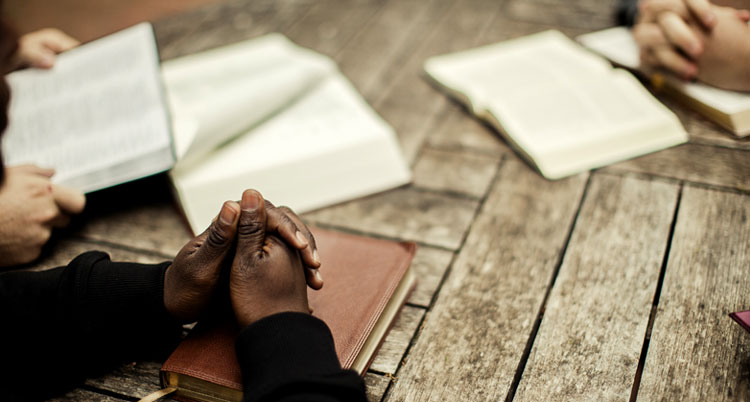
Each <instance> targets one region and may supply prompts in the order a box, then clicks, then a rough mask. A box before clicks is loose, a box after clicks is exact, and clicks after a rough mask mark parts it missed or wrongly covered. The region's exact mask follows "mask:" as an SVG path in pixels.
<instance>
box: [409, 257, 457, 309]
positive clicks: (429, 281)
mask: <svg viewBox="0 0 750 402" xmlns="http://www.w3.org/2000/svg"><path fill="white" fill-rule="evenodd" d="M452 258H453V253H452V252H450V251H445V250H440V249H437V248H431V247H426V246H420V247H419V248H418V249H417V254H416V255H415V256H414V260H413V261H412V263H411V265H412V269H413V270H414V274H415V275H416V276H417V287H416V288H414V291H413V292H412V294H411V296H409V299H408V300H407V301H408V302H409V303H411V304H414V305H417V306H422V307H429V305H430V303H431V302H432V297H433V296H434V295H435V292H437V290H438V287H439V286H440V282H441V281H442V280H443V276H444V275H445V271H446V270H447V269H448V266H449V264H450V263H451V259H452Z"/></svg>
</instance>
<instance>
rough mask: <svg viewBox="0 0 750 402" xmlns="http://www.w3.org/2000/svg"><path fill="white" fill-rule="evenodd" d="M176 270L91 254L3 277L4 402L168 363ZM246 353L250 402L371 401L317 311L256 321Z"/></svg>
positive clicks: (0, 351) (241, 345) (175, 331)
mask: <svg viewBox="0 0 750 402" xmlns="http://www.w3.org/2000/svg"><path fill="white" fill-rule="evenodd" d="M168 266H169V262H165V263H162V264H156V265H150V264H136V263H123V262H112V261H110V259H109V256H108V255H107V254H105V253H102V252H88V253H84V254H82V255H80V256H78V257H76V258H75V259H74V260H73V261H71V262H70V263H69V264H68V265H67V266H66V267H61V268H55V269H51V270H48V271H42V272H22V271H11V272H4V273H1V274H0V323H1V324H0V326H1V328H2V329H0V355H2V358H1V359H0V360H2V364H0V390H2V391H0V392H2V393H3V395H4V396H3V400H9V401H14V400H19V401H22V400H40V399H44V398H47V397H50V396H53V395H55V394H58V393H60V392H64V391H65V390H66V389H69V388H71V387H75V386H76V385H78V384H79V383H80V381H82V380H83V379H84V378H86V377H87V376H91V375H95V374H97V373H98V372H101V371H102V370H107V369H109V368H111V367H113V365H115V364H118V363H120V362H124V361H133V360H136V359H139V358H144V357H153V356H159V357H165V356H166V354H167V353H169V351H171V350H172V348H173V347H174V346H175V345H176V342H177V341H178V340H179V334H180V325H179V324H178V323H177V322H176V321H174V320H173V319H172V318H171V317H170V316H169V314H168V313H167V311H166V310H165V308H164V302H163V288H164V272H165V270H166V269H167V267H168ZM157 354H158V355H157ZM237 354H238V355H237V356H238V360H239V362H240V366H241V368H242V372H243V377H244V387H245V389H244V394H245V400H246V401H302V400H304V401H358V400H359V401H364V400H365V396H364V385H363V383H362V380H361V378H359V376H358V375H357V374H356V373H354V372H352V371H344V370H341V367H340V366H339V363H338V360H337V358H336V354H335V351H334V346H333V339H332V337H331V334H330V331H329V330H328V327H327V326H326V325H325V324H324V323H323V322H322V321H320V320H318V319H316V318H314V317H312V316H310V315H307V314H300V313H283V314H277V315H274V316H271V317H267V318H265V319H263V320H260V321H258V322H257V323H254V324H253V325H250V326H249V327H247V328H245V329H244V330H243V331H242V332H241V333H240V335H239V337H238V339H237Z"/></svg>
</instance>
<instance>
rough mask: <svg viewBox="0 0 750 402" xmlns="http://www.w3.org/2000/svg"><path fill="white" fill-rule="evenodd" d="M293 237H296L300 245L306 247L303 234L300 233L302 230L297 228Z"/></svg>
mask: <svg viewBox="0 0 750 402" xmlns="http://www.w3.org/2000/svg"><path fill="white" fill-rule="evenodd" d="M294 236H295V237H297V241H299V244H301V245H302V247H307V239H305V236H303V235H302V232H300V231H299V230H298V231H297V233H295V234H294Z"/></svg>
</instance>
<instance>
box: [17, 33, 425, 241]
mask: <svg viewBox="0 0 750 402" xmlns="http://www.w3.org/2000/svg"><path fill="white" fill-rule="evenodd" d="M162 79H163V81H162ZM8 81H9V83H10V86H11V89H12V92H13V100H12V102H11V106H10V126H9V128H8V132H7V133H6V136H5V138H4V143H3V150H4V152H5V157H6V163H7V165H14V164H21V163H33V164H37V165H41V166H45V167H52V168H54V169H56V174H55V176H54V177H53V181H55V182H57V183H60V184H64V185H68V186H71V187H74V188H78V189H80V190H82V191H84V192H91V191H96V190H99V189H102V188H106V187H110V186H113V185H117V184H120V183H123V182H126V181H129V180H133V179H137V178H140V177H144V176H148V175H151V174H154V173H158V172H162V171H165V170H168V169H170V168H172V167H173V169H172V171H171V172H170V178H171V179H172V182H173V184H174V188H175V190H176V191H175V193H176V194H177V197H178V199H179V201H180V204H181V206H182V209H183V211H184V213H185V216H186V217H187V220H188V222H189V224H190V226H191V228H192V230H193V231H194V232H200V231H202V230H203V229H204V228H205V227H206V226H207V225H208V224H209V223H210V221H211V219H212V218H213V217H214V216H215V214H216V213H217V212H218V211H219V208H220V207H221V203H222V202H223V201H225V200H232V199H237V198H239V196H240V194H242V191H243V190H244V189H245V188H256V189H258V190H259V191H261V192H262V193H263V194H264V196H265V197H267V198H268V199H269V200H273V201H274V202H276V203H279V204H285V205H288V206H290V207H292V208H294V209H296V210H297V211H298V212H304V211H307V210H310V209H314V208H319V207H322V206H326V205H330V204H334V203H338V202H342V201H346V200H349V199H353V198H356V197H361V196H364V195H369V194H372V193H375V192H378V191H382V190H386V189H389V188H392V187H396V186H399V185H402V184H405V183H408V182H409V181H410V180H411V174H410V171H409V168H408V166H407V165H406V163H405V161H404V159H403V157H402V155H401V150H400V148H399V144H398V140H397V138H396V135H395V133H394V132H393V130H392V129H391V128H390V127H389V126H388V124H386V123H385V122H384V121H383V120H382V119H381V118H380V117H379V116H378V115H377V114H376V113H375V112H374V111H373V110H372V109H371V108H370V107H369V105H367V103H366V102H365V101H364V100H363V99H362V98H361V96H360V95H359V94H358V93H357V91H356V90H355V89H354V88H353V87H352V85H351V84H350V83H349V82H348V81H347V80H346V78H344V76H343V75H342V74H341V73H340V72H339V70H338V69H337V67H336V65H335V64H334V63H333V62H332V61H331V60H330V59H328V58H326V57H325V56H322V55H320V54H317V53H314V52H312V51H309V50H306V49H303V48H300V47H298V46H296V45H294V44H293V43H291V42H290V41H289V40H287V39H286V38H285V37H283V36H282V35H279V34H271V35H267V36H265V37H261V38H258V39H253V40H248V41H244V42H240V43H237V44H234V45H229V46H225V47H222V48H218V49H214V50H209V51H206V52H203V53H199V54H195V55H190V56H186V57H183V58H179V59H176V60H172V61H169V62H166V63H164V65H163V66H162V68H161V70H160V66H159V59H158V53H157V48H156V42H155V39H154V35H153V30H152V28H151V26H150V24H148V23H143V24H139V25H136V26H133V27H131V28H128V29H126V30H123V31H120V32H118V33H115V34H113V35H110V36H107V37H105V38H102V39H99V40H96V41H94V42H91V43H87V44H85V45H82V46H80V47H79V48H76V49H73V50H71V51H69V52H65V53H63V54H61V55H59V57H58V59H57V61H56V65H55V67H54V68H53V69H52V70H49V71H46V70H37V69H26V70H22V71H18V72H14V73H12V74H10V75H9V76H8ZM163 84H164V85H163ZM163 87H166V94H167V95H166V96H165V91H164V90H163ZM168 105H169V107H168ZM170 108H171V119H170V113H169V112H170ZM170 125H171V126H173V127H170ZM172 134H174V138H173V136H172Z"/></svg>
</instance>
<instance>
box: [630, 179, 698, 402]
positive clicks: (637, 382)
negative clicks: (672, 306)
mask: <svg viewBox="0 0 750 402" xmlns="http://www.w3.org/2000/svg"><path fill="white" fill-rule="evenodd" d="M683 188H684V185H683V184H682V183H681V184H680V190H679V191H678V192H677V203H676V205H675V208H674V216H673V217H672V224H671V225H670V227H669V235H668V236H667V246H666V248H665V249H664V258H663V259H662V262H661V269H660V270H659V280H658V281H657V282H656V290H655V291H654V301H653V303H652V304H651V313H650V314H649V317H648V326H647V327H646V334H645V335H644V336H643V348H642V349H641V357H640V359H639V360H638V368H636V370H635V378H634V379H633V388H632V390H631V391H630V399H629V401H630V402H635V401H636V400H637V399H638V390H639V388H640V386H641V376H642V375H643V367H644V366H645V364H646V355H648V347H649V344H650V343H651V331H652V329H653V327H654V320H655V319H656V310H657V309H658V308H659V299H660V298H661V288H662V285H664V276H665V275H666V272H667V264H668V263H669V253H670V251H671V250H672V239H673V237H674V231H675V227H676V226H677V214H678V213H679V212H680V202H681V201H682V190H683Z"/></svg>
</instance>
